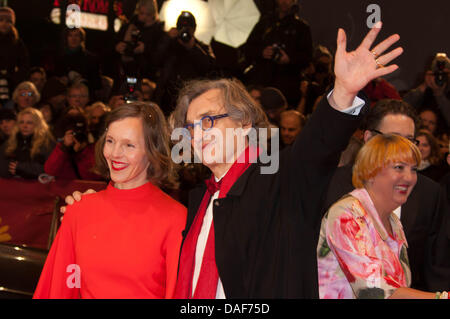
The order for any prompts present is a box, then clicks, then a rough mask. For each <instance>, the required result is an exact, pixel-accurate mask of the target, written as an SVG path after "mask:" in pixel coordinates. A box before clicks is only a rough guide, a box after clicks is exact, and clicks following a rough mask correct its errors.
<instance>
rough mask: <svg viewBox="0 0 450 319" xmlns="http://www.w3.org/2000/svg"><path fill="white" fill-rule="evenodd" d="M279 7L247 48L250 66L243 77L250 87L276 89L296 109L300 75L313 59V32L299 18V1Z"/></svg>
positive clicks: (288, 1)
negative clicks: (255, 85) (270, 87)
mask: <svg viewBox="0 0 450 319" xmlns="http://www.w3.org/2000/svg"><path fill="white" fill-rule="evenodd" d="M276 3H277V9H276V11H275V12H273V13H271V14H269V15H266V16H263V17H262V18H261V19H260V21H259V22H258V23H257V24H256V26H255V27H254V28H253V31H252V32H251V34H250V36H249V38H248V40H247V42H246V44H245V45H244V54H245V58H246V61H247V64H248V65H249V67H247V69H246V71H244V73H245V77H246V81H247V84H259V85H262V86H273V87H276V88H278V89H280V90H281V91H282V92H283V94H284V95H285V96H286V99H287V100H288V103H289V105H297V103H298V101H299V98H300V96H299V90H298V88H299V87H300V74H301V71H302V70H303V69H304V68H306V67H307V66H308V64H309V62H310V61H311V57H312V38H311V31H310V29H309V26H308V24H307V23H306V22H305V21H304V20H301V19H300V18H299V16H298V15H297V12H298V5H297V0H277V1H276Z"/></svg>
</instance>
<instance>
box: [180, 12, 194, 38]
mask: <svg viewBox="0 0 450 319" xmlns="http://www.w3.org/2000/svg"><path fill="white" fill-rule="evenodd" d="M196 26H197V24H196V23H195V17H194V16H193V15H192V13H190V12H189V11H183V12H181V14H180V16H179V17H178V20H177V30H178V37H179V38H180V40H181V41H183V42H184V43H188V42H189V41H191V39H192V35H191V33H193V32H192V31H194V30H195V28H196Z"/></svg>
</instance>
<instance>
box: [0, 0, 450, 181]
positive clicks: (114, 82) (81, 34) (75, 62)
mask: <svg viewBox="0 0 450 319" xmlns="http://www.w3.org/2000/svg"><path fill="white" fill-rule="evenodd" d="M276 4H277V5H276V10H275V11H273V12H271V13H270V14H266V15H263V16H262V17H261V19H260V21H259V22H258V23H257V25H256V26H255V27H254V28H253V30H252V32H251V34H250V36H249V38H248V40H247V42H246V43H245V44H244V45H243V46H242V47H241V48H240V49H239V50H241V51H242V56H243V57H244V65H245V67H244V68H242V70H243V71H242V73H241V76H240V77H239V80H241V81H242V82H243V83H244V84H245V85H246V86H247V88H248V91H249V92H250V94H251V95H252V97H253V98H254V99H255V101H256V102H258V103H259V104H260V105H261V106H262V108H263V109H264V111H265V112H266V114H267V116H268V118H269V120H270V122H271V125H272V127H278V128H279V129H280V134H279V138H280V147H282V148H283V147H287V146H288V145H290V144H292V143H293V142H294V141H295V137H296V136H297V135H298V134H299V133H300V132H301V129H302V127H303V126H304V125H306V123H307V122H308V119H309V117H310V116H311V113H312V112H313V111H314V109H315V107H316V105H317V104H318V101H319V100H320V98H322V97H323V96H324V94H326V93H327V92H328V91H329V90H330V89H331V85H332V83H333V81H334V75H333V54H332V52H330V49H328V48H326V47H324V46H323V45H320V44H318V45H314V44H313V41H312V37H311V31H310V28H309V25H308V23H307V22H306V21H304V20H302V19H301V18H300V17H299V8H298V6H297V2H296V1H282V0H277V1H276ZM15 21H16V17H15V13H14V11H13V10H12V9H11V8H8V7H2V8H0V45H1V47H2V50H1V51H0V143H1V149H0V150H1V153H0V161H1V162H0V163H1V167H0V177H3V178H4V177H12V176H19V177H23V178H36V177H37V176H39V175H40V174H48V175H52V176H55V177H56V178H69V179H71V178H72V179H94V180H95V179H100V177H99V176H98V175H96V174H95V173H94V172H93V171H92V168H93V166H94V165H93V151H94V148H95V143H96V140H97V138H98V137H99V135H100V134H101V132H102V130H103V129H104V128H103V123H104V120H105V117H106V115H107V114H108V112H110V111H111V110H112V109H114V108H116V107H117V106H119V105H121V104H124V103H127V102H130V101H131V102H132V101H152V102H155V103H157V104H158V105H159V106H160V107H161V109H162V110H163V112H164V114H165V115H166V116H167V117H169V115H170V114H171V112H172V111H173V109H174V107H175V104H176V98H177V92H178V90H179V88H180V87H181V86H182V85H183V83H184V81H186V80H189V79H194V78H216V77H218V76H222V75H223V73H222V72H221V70H220V67H219V66H218V65H219V63H217V61H216V58H215V55H214V52H213V49H212V47H211V46H210V45H207V44H205V43H202V42H201V41H200V40H198V39H197V38H196V37H195V35H194V33H195V30H196V20H195V17H194V16H193V15H192V14H191V13H190V12H187V11H185V12H183V13H182V14H181V15H180V17H179V18H178V22H177V27H176V28H172V29H170V30H169V31H167V32H166V31H164V23H163V22H161V21H160V19H159V17H158V7H157V3H156V1H154V0H140V1H138V2H137V5H136V9H135V12H134V15H133V16H132V17H130V19H129V20H128V21H127V22H126V23H125V24H123V26H122V27H121V29H120V31H119V32H118V33H117V35H116V37H117V39H116V42H115V46H114V47H112V48H111V51H112V52H113V55H114V58H113V62H114V63H113V64H114V65H113V67H112V68H111V69H112V70H113V72H112V74H108V76H106V75H104V74H103V72H102V63H101V62H102V57H101V56H98V55H96V54H94V53H93V52H91V51H89V48H87V47H86V36H87V35H86V32H85V31H84V30H83V29H81V28H78V29H76V28H75V29H66V30H65V32H64V43H63V46H62V50H61V51H60V52H59V53H58V54H57V55H56V56H55V57H54V61H53V64H54V67H53V68H52V70H47V69H46V68H45V66H44V63H43V64H42V65H33V66H32V65H30V56H29V53H28V52H29V50H28V48H27V45H26V43H24V41H22V39H21V38H20V35H19V32H18V30H17V29H16V27H15ZM442 61H443V62H442V63H444V68H443V70H444V74H445V77H444V81H443V82H442V83H440V82H439V81H438V82H439V83H437V81H436V74H435V72H434V71H433V67H434V66H433V65H430V67H429V68H428V69H427V70H426V72H425V77H424V80H423V83H422V84H420V85H419V86H418V87H417V88H413V89H411V90H409V91H406V92H398V91H397V89H396V88H395V87H394V86H393V85H392V84H390V83H389V82H388V81H387V80H386V79H383V78H378V79H375V80H374V81H372V82H370V83H369V84H368V85H367V86H366V87H365V88H364V90H363V91H364V93H365V94H366V95H367V96H368V98H369V100H370V101H371V104H372V107H373V105H375V103H376V102H377V101H379V100H382V99H386V98H389V99H398V100H401V99H403V100H404V101H406V102H408V103H409V104H410V105H412V106H413V107H414V108H415V109H416V111H417V113H418V114H419V117H420V119H421V124H420V126H419V127H418V128H417V131H419V130H420V133H419V134H418V135H417V139H418V140H419V142H420V144H418V145H419V147H420V149H421V151H422V156H423V157H424V161H423V164H422V166H423V167H420V168H419V169H420V170H421V171H422V172H423V173H426V174H427V175H429V177H431V178H433V179H435V180H436V181H438V182H440V181H441V178H442V176H444V175H445V174H446V173H448V171H449V170H448V164H447V160H446V159H447V155H448V149H449V147H448V146H449V134H448V127H449V124H450V90H449V84H448V82H449V81H448V77H449V76H450V73H449V70H450V60H449V59H448V58H443V59H442ZM433 63H435V62H433ZM361 132H362V130H358V131H356V132H355V134H354V135H353V137H352V139H351V140H350V141H349V146H348V148H347V150H346V151H344V153H343V154H342V158H341V162H340V165H345V164H346V163H349V162H352V160H353V159H354V157H355V155H356V153H357V151H358V150H359V148H360V147H361V146H362V144H363V136H362V134H361ZM25 167H26V168H25ZM31 167H32V169H31ZM28 168H30V169H28ZM205 174H207V172H205V171H204V169H203V168H201V167H198V166H197V165H185V166H183V167H182V168H181V173H180V174H179V175H180V177H181V185H193V184H194V183H195V181H198V180H200V179H202V178H204V177H205ZM183 179H185V180H183ZM442 180H443V181H444V180H446V179H442ZM186 187H189V186H186Z"/></svg>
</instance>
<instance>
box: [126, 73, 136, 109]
mask: <svg viewBox="0 0 450 319" xmlns="http://www.w3.org/2000/svg"><path fill="white" fill-rule="evenodd" d="M136 85H137V78H135V77H130V76H127V93H126V94H125V96H124V98H123V99H124V100H125V102H126V103H133V102H136V101H137V100H138V99H137V96H136V95H135V93H134V92H135V91H136Z"/></svg>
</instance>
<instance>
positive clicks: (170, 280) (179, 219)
mask: <svg viewBox="0 0 450 319" xmlns="http://www.w3.org/2000/svg"><path fill="white" fill-rule="evenodd" d="M172 209H173V211H172V212H174V213H173V214H171V215H170V218H171V220H170V221H169V225H170V229H169V232H168V236H167V240H166V276H167V277H166V296H165V298H166V299H171V298H173V294H174V292H175V285H176V282H177V272H178V258H179V256H180V248H181V241H182V235H181V232H182V231H183V230H184V226H185V224H186V214H187V213H186V208H185V207H184V206H182V205H176V206H175V207H173V208H172Z"/></svg>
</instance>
